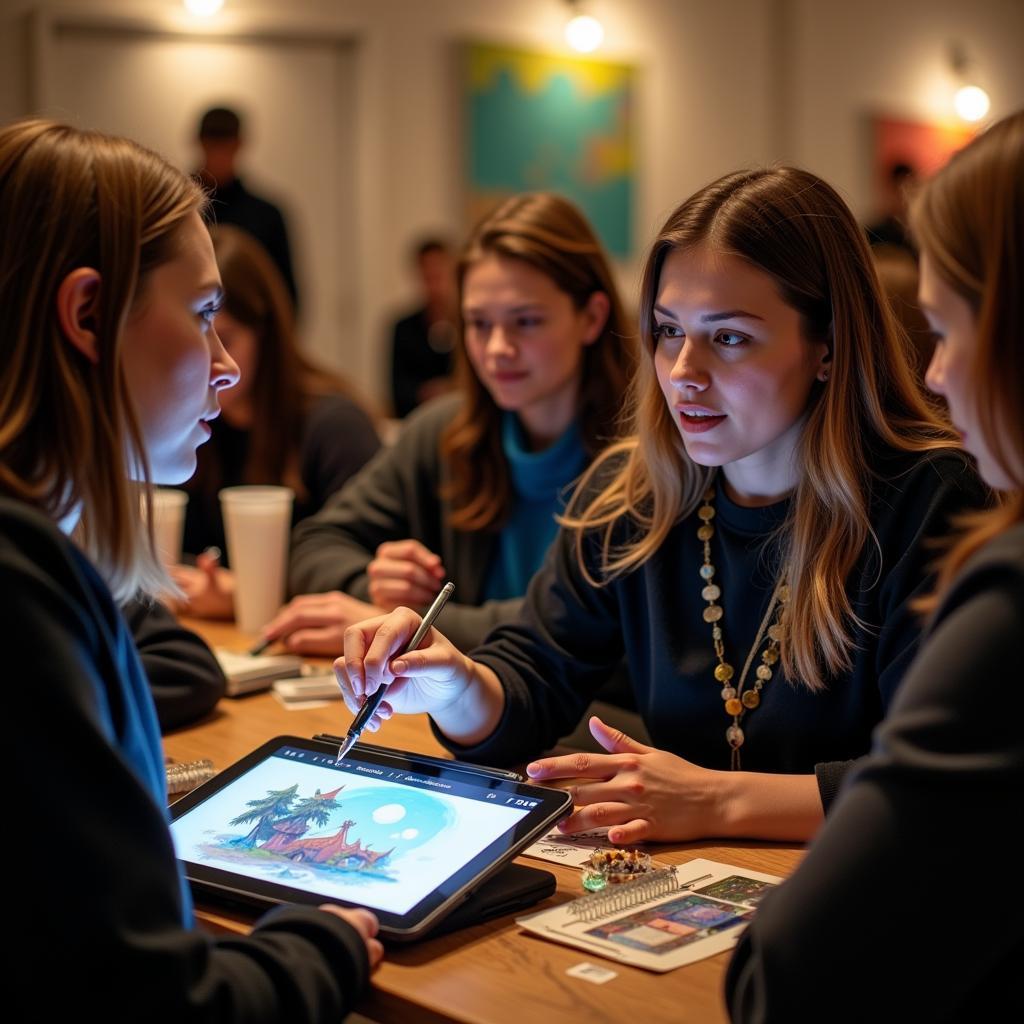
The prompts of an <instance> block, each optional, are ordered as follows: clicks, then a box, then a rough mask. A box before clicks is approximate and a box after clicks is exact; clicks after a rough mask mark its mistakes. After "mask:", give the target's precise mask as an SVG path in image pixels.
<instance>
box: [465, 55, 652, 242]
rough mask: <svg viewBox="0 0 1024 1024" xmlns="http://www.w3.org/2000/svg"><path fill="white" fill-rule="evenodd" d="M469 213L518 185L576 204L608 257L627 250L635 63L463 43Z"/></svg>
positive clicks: (475, 216) (482, 210)
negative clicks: (603, 246)
mask: <svg viewBox="0 0 1024 1024" xmlns="http://www.w3.org/2000/svg"><path fill="white" fill-rule="evenodd" d="M461 61H462V94H463V102H464V108H463V152H464V175H465V185H466V213H467V216H468V219H469V222H470V223H475V222H476V221H477V220H479V219H480V218H481V217H482V216H484V215H485V214H486V213H488V212H489V211H490V210H492V209H493V208H494V207H495V206H496V205H497V204H498V203H500V202H501V201H502V200H503V199H505V198H507V197H508V196H510V195H513V194H515V193H517V192H526V191H537V190H546V191H552V192H558V193H560V194H561V195H564V196H566V197H567V198H568V199H571V200H572V201H573V202H575V203H576V204H577V205H578V206H579V207H580V209H582V211H583V212H584V213H585V214H586V216H587V217H588V218H589V220H590V222H591V223H592V224H593V225H594V227H595V229H596V230H597V233H598V235H599V236H600V238H601V240H602V241H603V242H604V244H605V246H606V247H607V248H608V250H609V252H611V253H612V255H614V256H616V257H618V258H626V257H628V256H629V255H630V253H631V250H632V231H633V216H632V212H633V196H634V191H635V166H636V143H635V127H634V118H633V110H634V104H635V99H634V93H635V70H634V69H633V68H632V67H630V66H628V65H625V64H617V63H611V62H608V61H598V60H590V59H585V58H576V57H565V56H558V55H551V54H545V53H533V52H530V51H527V50H519V49H513V48H509V47H504V46H493V45H489V44H485V43H469V44H466V45H465V46H464V47H463V48H462V51H461Z"/></svg>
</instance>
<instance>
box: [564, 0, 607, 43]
mask: <svg viewBox="0 0 1024 1024" xmlns="http://www.w3.org/2000/svg"><path fill="white" fill-rule="evenodd" d="M566 4H567V5H568V7H569V20H568V21H567V22H566V24H565V41H566V42H567V43H568V44H569V45H570V46H571V47H572V48H573V49H574V50H576V51H577V53H592V52H593V51H594V50H596V49H597V48H598V47H599V46H600V45H601V43H602V42H603V41H604V26H603V25H602V24H601V22H599V21H598V20H597V18H592V17H591V16H590V15H589V14H580V13H579V2H578V0H566Z"/></svg>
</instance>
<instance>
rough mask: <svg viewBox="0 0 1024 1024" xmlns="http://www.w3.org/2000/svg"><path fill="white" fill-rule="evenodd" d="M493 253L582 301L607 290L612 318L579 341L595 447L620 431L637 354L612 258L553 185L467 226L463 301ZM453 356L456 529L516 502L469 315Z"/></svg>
mask: <svg viewBox="0 0 1024 1024" xmlns="http://www.w3.org/2000/svg"><path fill="white" fill-rule="evenodd" d="M488 256H501V257H505V258H507V259H516V260H521V261H522V262H523V263H527V264H529V265H530V266H531V267H534V268H535V269H536V270H539V271H541V273H543V274H545V275H547V276H548V277H549V278H550V279H551V280H552V281H553V282H554V283H555V285H556V286H557V287H558V288H559V289H560V290H561V291H563V292H565V294H566V295H568V296H569V298H570V299H572V302H573V306H574V307H575V308H576V309H577V310H581V309H583V308H584V307H585V306H586V304H587V302H588V301H589V299H590V297H591V296H592V295H593V294H594V293H595V292H604V294H605V295H607V296H608V300H609V304H610V309H609V312H608V319H607V320H606V321H605V325H604V328H603V329H602V331H601V334H600V335H599V337H598V338H597V340H596V341H595V342H594V343H593V344H591V345H588V346H587V347H586V348H585V349H584V350H583V366H582V371H581V373H582V381H581V385H580V392H579V408H578V413H577V416H578V420H579V424H580V428H581V430H582V433H583V441H584V444H585V446H586V448H587V450H588V451H589V452H590V453H591V454H594V453H596V452H597V451H599V450H600V449H601V447H602V446H603V445H604V444H606V443H607V442H608V441H609V440H610V439H611V438H612V437H613V436H614V435H615V433H616V430H617V417H618V415H619V412H620V409H621V407H622V397H623V394H624V393H625V390H626V387H627V384H628V382H629V379H630V376H631V374H632V370H633V367H634V364H635V351H634V344H633V339H632V333H631V331H630V329H629V327H628V323H627V320H626V316H625V314H624V312H623V307H622V303H621V301H620V300H619V296H618V292H617V291H616V288H615V283H614V281H613V279H612V274H611V270H610V268H609V266H608V259H607V257H606V256H605V252H604V249H603V248H602V246H601V243H600V242H599V241H598V240H597V237H596V236H595V234H594V232H593V229H592V228H591V227H590V225H589V224H588V223H587V220H586V218H585V217H584V216H583V214H582V213H580V211H579V210H578V209H576V207H575V206H573V204H572V203H570V202H569V201H568V200H566V199H563V198H562V197H561V196H557V195H554V194H553V193H550V192H532V193H527V194H525V195H520V196H515V197H513V198H512V199H509V200H507V201H506V202H505V203H503V204H502V205H501V206H500V207H498V209H497V210H495V211H494V213H492V214H491V215H490V216H488V217H486V218H485V219H484V220H483V221H481V222H480V224H478V225H477V227H476V228H475V229H474V231H473V233H472V235H470V237H469V240H468V242H467V243H466V247H465V249H464V250H463V252H462V255H461V258H460V260H459V264H458V272H457V273H458V287H459V299H460V302H459V306H460V309H461V305H462V303H461V298H462V290H463V287H464V284H465V280H466V274H467V272H468V271H469V269H470V268H471V267H473V266H474V265H476V264H477V263H479V262H480V261H481V260H483V259H485V258H486V257H488ZM460 334H461V339H462V340H461V341H460V344H459V346H458V350H457V356H456V371H455V376H456V382H457V386H458V389H459V391H460V392H461V394H462V396H463V402H462V404H461V406H460V407H459V410H458V412H457V413H456V414H455V417H454V419H453V420H452V422H451V423H450V424H449V425H448V427H447V428H446V429H445V431H444V433H443V434H442V436H441V458H442V461H443V464H444V466H445V475H446V484H445V487H444V490H443V492H442V493H443V496H444V497H445V498H447V499H448V500H449V501H450V503H451V508H452V511H451V523H452V525H453V526H454V527H455V528H456V529H459V530H467V531H468V530H486V529H498V528H500V526H501V523H502V521H503V520H504V517H505V516H506V515H507V513H508V510H509V508H510V507H511V500H512V482H511V478H510V474H509V467H508V463H507V461H506V459H505V452H504V449H503V448H502V444H501V417H502V414H501V410H500V409H499V408H498V405H497V403H496V402H495V401H494V399H493V398H492V397H491V394H490V392H489V391H488V390H487V389H486V388H485V387H484V386H483V384H482V383H481V382H480V378H479V377H478V376H477V375H476V371H475V370H474V369H473V367H472V365H471V363H470V361H469V358H468V357H467V355H466V350H465V325H464V324H462V325H461V331H460Z"/></svg>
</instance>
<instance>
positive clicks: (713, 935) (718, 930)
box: [517, 859, 782, 972]
mask: <svg viewBox="0 0 1024 1024" xmlns="http://www.w3.org/2000/svg"><path fill="white" fill-rule="evenodd" d="M676 872H677V880H678V885H679V889H678V890H677V891H675V892H672V893H669V894H667V895H663V896H656V897H654V898H652V899H649V900H645V901H643V902H638V903H637V904H636V905H635V906H633V907H631V908H630V909H628V910H618V911H615V912H613V913H610V914H607V915H604V916H601V917H599V918H596V919H594V920H589V921H583V920H580V919H579V918H578V917H577V915H575V914H573V913H572V912H571V911H570V910H569V909H568V908H569V907H570V906H572V902H570V903H563V904H561V905H560V906H557V907H554V908H553V909H551V910H543V911H541V912H540V913H537V914H530V915H529V916H527V917H520V918H518V919H517V923H518V924H520V925H521V926H522V927H523V928H525V929H526V930H527V931H528V932H531V933H532V934H534V935H539V936H541V937H542V938H545V939H551V940H553V941H555V942H563V943H565V944H566V945H569V946H575V947H576V948H577V949H585V950H587V951H588V952H590V953H594V954H598V955H600V956H603V957H606V958H607V959H609V960H617V961H619V962H620V963H626V964H632V965H633V966H634V967H644V968H646V969H647V970H649V971H658V972H664V971H671V970H674V969H675V968H677V967H682V966H684V965H685V964H692V963H694V962H696V961H697V960H703V959H704V958H705V957H709V956H714V955H715V954H716V953H721V952H724V951H725V950H727V949H732V947H733V946H735V945H736V941H737V940H738V939H739V937H740V935H741V934H742V932H743V929H744V928H745V927H746V922H747V921H748V920H749V919H750V917H752V916H753V913H754V909H755V907H756V905H757V902H758V900H759V899H760V897H761V896H762V895H764V893H765V892H767V891H768V890H769V889H770V888H771V887H772V886H775V885H778V884H779V883H780V882H781V881H782V879H781V878H779V877H778V876H776V875H766V874H764V873H763V872H760V871H751V870H750V869H748V868H740V867H736V866H735V865H732V864H720V863H718V862H717V861H712V860H703V859H698V860H691V861H687V862H686V863H685V864H678V865H676ZM705 876H708V877H705ZM698 879H699V881H695V880H698ZM691 882H695V884H694V885H693V887H692V888H691V887H690V883H691ZM627 888H628V885H623V886H622V887H621V889H620V892H621V893H625V892H626V890H627ZM708 890H711V891H710V892H709V891H708ZM716 892H717V894H718V895H715V893H716ZM726 895H731V896H732V898H731V899H728V898H725V896H726ZM609 935H610V936H611V937H610V938H609V937H608V936H609Z"/></svg>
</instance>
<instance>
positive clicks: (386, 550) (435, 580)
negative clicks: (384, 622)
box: [366, 540, 445, 612]
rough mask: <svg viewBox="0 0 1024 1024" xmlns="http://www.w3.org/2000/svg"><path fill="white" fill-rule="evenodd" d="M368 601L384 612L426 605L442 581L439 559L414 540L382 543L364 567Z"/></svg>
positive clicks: (439, 557) (432, 598) (438, 556)
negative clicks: (367, 585)
mask: <svg viewBox="0 0 1024 1024" xmlns="http://www.w3.org/2000/svg"><path fill="white" fill-rule="evenodd" d="M366 572H367V575H368V576H369V577H370V600H371V601H372V602H373V603H374V604H375V605H376V606H377V607H378V608H381V609H383V610H384V611H386V612H391V611H394V610H395V609H396V608H398V607H400V606H402V605H404V606H406V607H410V608H419V607H422V606H423V605H426V604H430V602H431V601H433V600H434V598H435V597H436V596H437V594H438V591H439V590H440V589H441V586H442V584H443V582H444V577H445V570H444V566H443V565H442V564H441V556H440V555H435V554H434V553H433V551H430V550H428V549H427V548H425V547H424V546H423V545H422V544H421V543H420V542H419V541H418V540H393V541H386V542H385V543H383V544H381V545H380V547H378V548H377V554H376V557H375V558H374V559H373V561H372V562H370V564H369V565H368V566H367V567H366Z"/></svg>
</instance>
